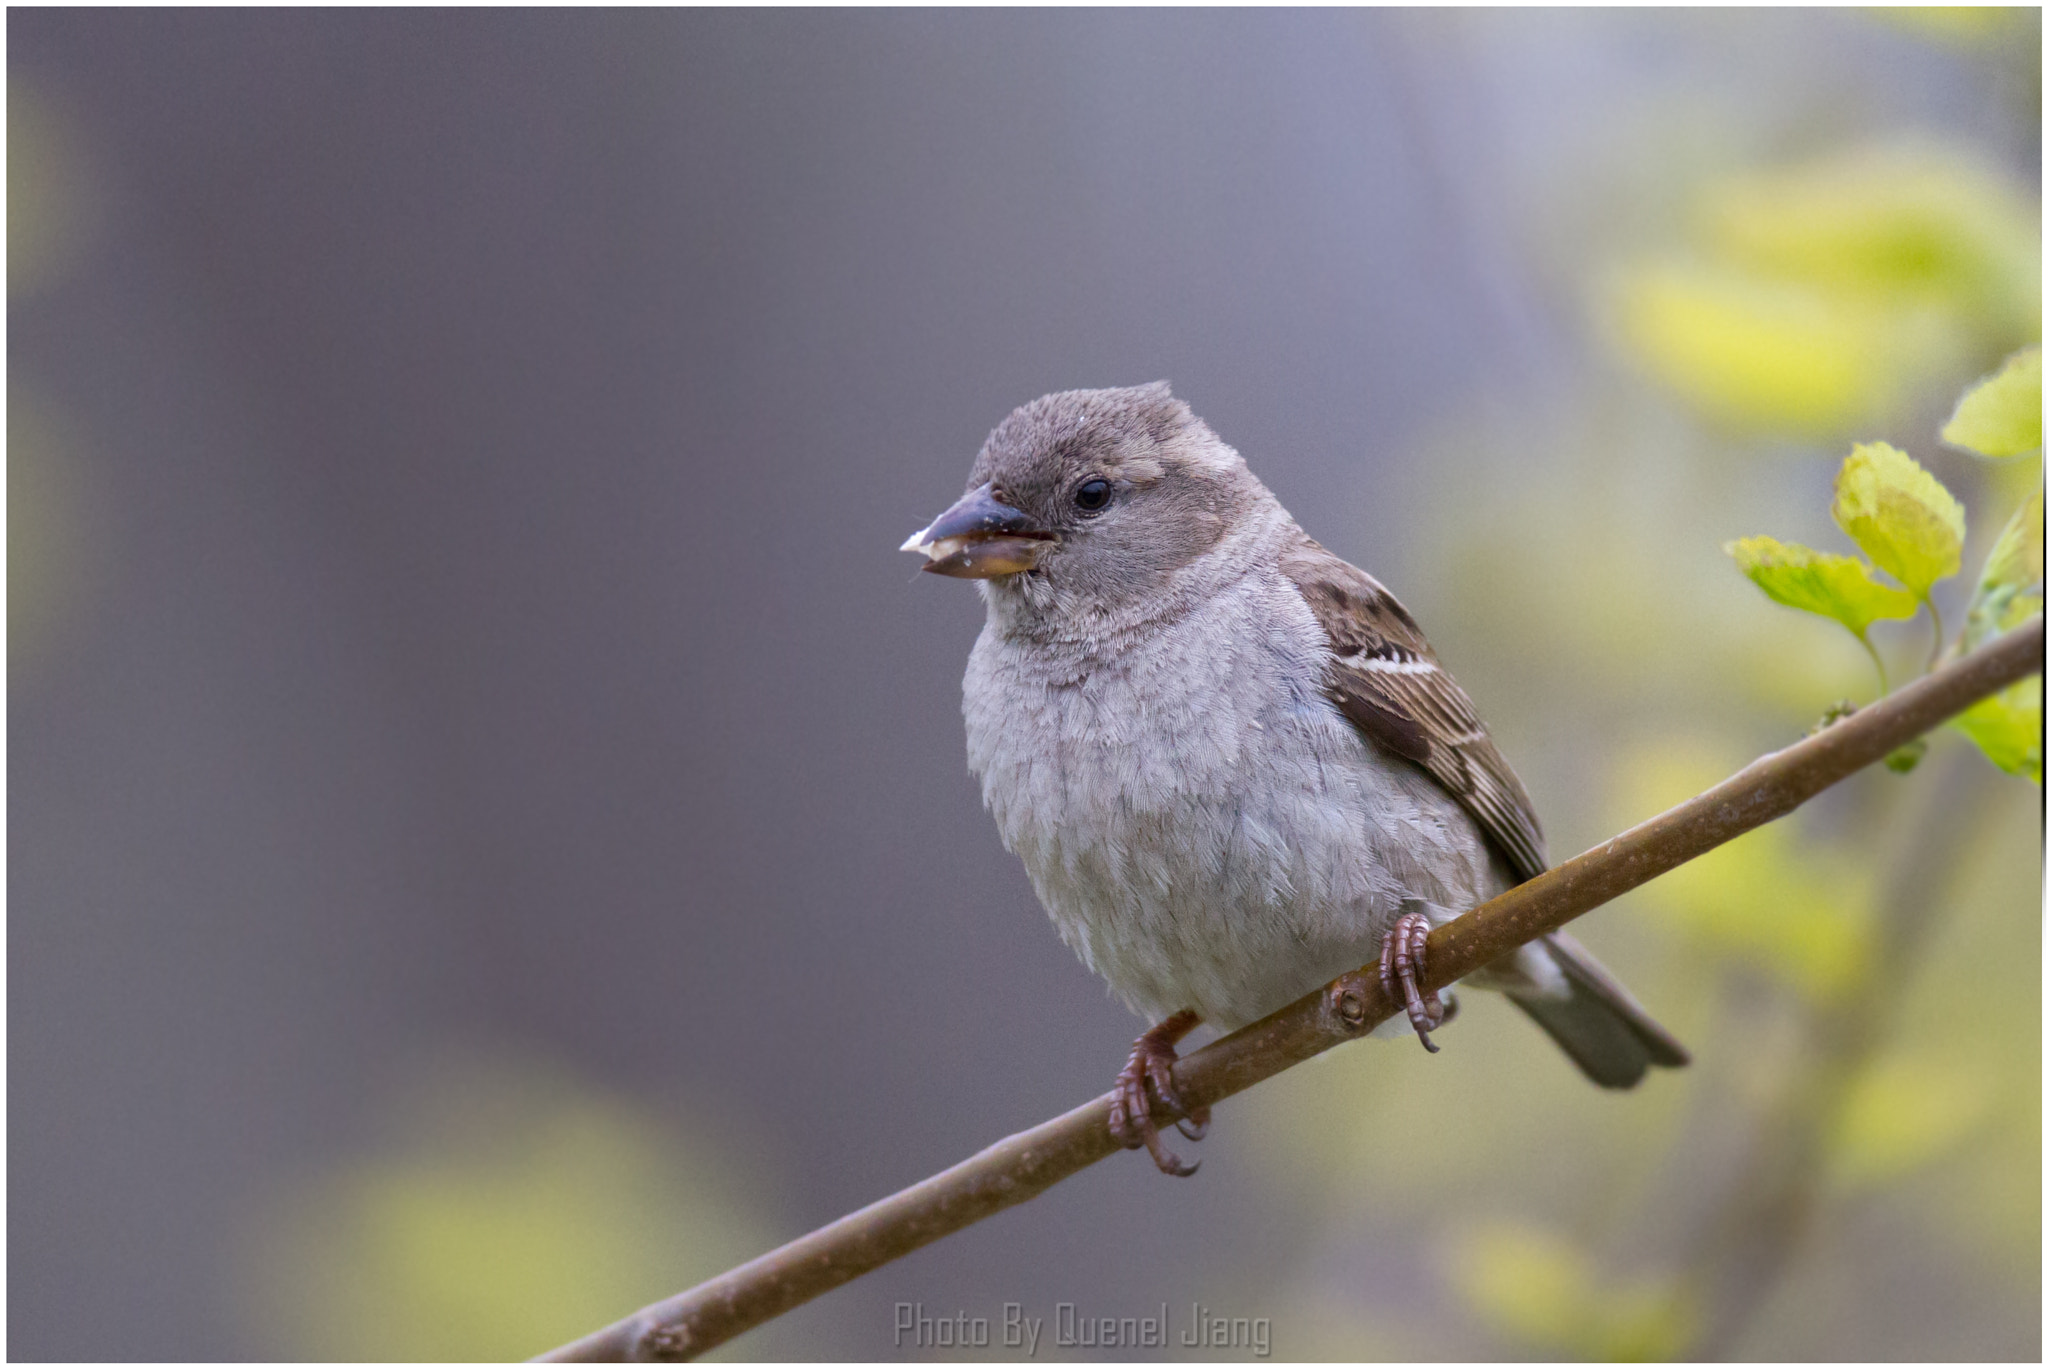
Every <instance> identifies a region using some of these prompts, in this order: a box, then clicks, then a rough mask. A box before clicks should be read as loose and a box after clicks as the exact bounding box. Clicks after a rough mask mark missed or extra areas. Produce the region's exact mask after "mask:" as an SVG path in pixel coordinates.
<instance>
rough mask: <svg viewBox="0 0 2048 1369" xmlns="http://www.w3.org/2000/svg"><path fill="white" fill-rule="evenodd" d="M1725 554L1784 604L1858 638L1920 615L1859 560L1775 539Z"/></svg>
mask: <svg viewBox="0 0 2048 1369" xmlns="http://www.w3.org/2000/svg"><path fill="white" fill-rule="evenodd" d="M1722 550H1723V551H1725V552H1727V553H1728V554H1729V555H1730V556H1732V557H1734V558H1735V564H1736V565H1738V566H1740V567H1742V573H1743V574H1745V575H1747V576H1748V577H1749V578H1750V579H1752V580H1754V581H1756V583H1757V588H1759V589H1761V590H1762V591H1763V592H1764V593H1765V594H1768V595H1770V596H1771V597H1772V598H1773V599H1775V600H1777V601H1778V602H1779V603H1781V604H1784V605H1786V606H1787V607H1790V608H1801V609H1805V610H1806V611H1807V612H1808V613H1818V614H1820V615H1821V616H1822V617H1823V618H1832V619H1834V620H1835V621H1836V622H1838V623H1840V624H1841V625H1842V626H1843V627H1845V628H1848V629H1849V631H1851V632H1853V633H1855V634H1856V635H1857V636H1858V637H1861V636H1862V635H1863V633H1864V631H1865V630H1866V629H1867V628H1869V626H1870V625H1871V624H1872V623H1873V622H1875V621H1876V620H1877V619H1879V618H1910V617H1912V616H1913V615H1914V614H1915V613H1918V612H1919V611H1920V605H1919V602H1918V601H1917V600H1915V599H1914V597H1913V596H1912V595H1910V594H1908V593H1906V592H1905V591H1904V590H1900V589H1894V588H1892V587H1891V586H1890V585H1887V584H1884V583H1882V582H1881V581H1879V580H1878V579H1877V578H1876V577H1874V576H1873V575H1872V574H1871V573H1870V566H1869V564H1868V563H1866V562H1864V561H1861V560H1858V559H1857V558H1856V557H1854V556H1836V555H1834V554H1833V553H1831V552H1825V551H1815V550H1814V549H1813V548H1811V547H1802V546H1800V545H1799V544H1798V543H1796V542H1780V541H1778V540H1777V539H1776V538H1774V537H1744V538H1740V539H1738V540H1737V541H1733V542H1730V543H1728V544H1727V545H1725V546H1724V547H1722Z"/></svg>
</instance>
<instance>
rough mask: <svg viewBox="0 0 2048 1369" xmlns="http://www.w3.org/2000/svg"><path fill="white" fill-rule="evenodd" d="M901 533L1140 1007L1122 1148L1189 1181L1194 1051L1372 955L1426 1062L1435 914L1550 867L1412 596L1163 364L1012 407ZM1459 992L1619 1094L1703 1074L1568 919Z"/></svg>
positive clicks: (992, 738) (1063, 927)
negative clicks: (970, 604) (918, 523)
mask: <svg viewBox="0 0 2048 1369" xmlns="http://www.w3.org/2000/svg"><path fill="white" fill-rule="evenodd" d="M902 550H904V551H914V552H917V553H920V554H921V555H922V556H923V557H924V558H925V559H924V562H923V564H922V566H921V569H923V570H925V571H930V572H932V573H934V574H937V575H941V576H951V577H955V578H961V579H971V580H974V581H975V582H976V583H977V585H978V587H979V590H980V593H981V597H982V600H983V602H984V604H985V606H986V610H987V614H986V619H985V621H984V623H983V626H982V629H981V633H980V636H979V637H978V638H977V639H976V641H975V644H974V648H973V650H972V652H971V653H970V654H969V657H968V663H967V672H966V675H965V678H964V680H963V682H962V712H963V714H964V717H965V721H966V731H967V758H968V768H969V770H970V771H971V772H972V773H973V775H974V776H975V777H976V778H977V779H978V780H979V782H980V786H981V795H982V799H983V802H984V803H985V805H986V807H987V808H988V810H989V812H990V813H991V815H992V816H993V817H994V819H995V823H996V827H997V830H998V832H999V833H1000V835H1001V837H1002V840H1003V844H1004V846H1005V847H1006V848H1007V849H1008V850H1009V851H1011V852H1012V853H1014V854H1015V855H1016V856H1017V857H1019V858H1020V859H1021V860H1022V862H1023V865H1024V869H1025V872H1026V873H1027V874H1028V876H1029V877H1030V880H1031V884H1032V887H1033V889H1034V890H1035V891H1036V893H1037V895H1038V898H1039V901H1040V902H1041V903H1043V904H1044V906H1045V909H1046V912H1047V913H1048V914H1049V915H1050V916H1051V919H1052V922H1053V924H1054V926H1055V927H1056V928H1057V929H1058V931H1059V935H1060V937H1061V938H1062V939H1063V940H1064V941H1065V942H1066V944H1067V945H1068V946H1069V947H1071V948H1072V949H1073V950H1074V951H1075V952H1076V953H1077V954H1078V955H1079V957H1080V959H1081V960H1082V961H1083V963H1085V964H1086V965H1087V966H1088V967H1089V968H1090V969H1091V970H1093V971H1094V972H1095V973H1097V974H1099V975H1101V976H1102V977H1103V978H1104V979H1105V980H1107V981H1108V983H1109V986H1110V988H1111V989H1112V990H1113V991H1114V992H1115V993H1116V994H1117V995H1118V996H1119V997H1121V998H1122V999H1123V1000H1124V1002H1125V1003H1126V1004H1128V1005H1129V1006H1130V1007H1131V1009H1132V1010H1133V1011H1134V1012H1136V1013H1137V1014H1138V1015H1139V1016H1140V1017H1141V1018H1143V1019H1144V1020H1146V1021H1148V1022H1151V1023H1152V1025H1151V1026H1150V1027H1149V1028H1147V1030H1146V1031H1145V1032H1144V1033H1142V1034H1141V1035H1140V1036H1139V1037H1138V1038H1137V1040H1136V1041H1135V1042H1134V1043H1133V1045H1132V1048H1131V1052H1130V1056H1129V1058H1128V1059H1127V1061H1126V1062H1125V1064H1124V1066H1123V1068H1122V1069H1121V1070H1120V1071H1119V1073H1118V1075H1117V1077H1116V1081H1115V1084H1114V1085H1113V1087H1112V1089H1111V1107H1110V1115H1109V1126H1110V1130H1111V1132H1112V1133H1113V1134H1114V1136H1115V1138H1116V1140H1117V1141H1118V1142H1119V1143H1120V1144H1121V1145H1123V1146H1124V1147H1126V1148H1128V1149H1138V1148H1140V1147H1143V1148H1144V1149H1146V1150H1148V1151H1149V1152H1150V1154H1151V1156H1152V1159H1153V1162H1154V1163H1155V1164H1156V1165H1157V1167H1158V1168H1159V1169H1160V1170H1162V1171H1164V1172H1165V1173H1168V1174H1182V1175H1184V1174H1192V1173H1193V1172H1194V1171H1195V1168H1196V1166H1195V1165H1194V1164H1190V1163H1187V1162H1185V1161H1183V1160H1182V1159H1181V1158H1180V1157H1179V1156H1178V1155H1176V1154H1175V1153H1174V1152H1173V1151H1172V1150H1171V1149H1169V1148H1168V1147H1167V1146H1166V1145H1165V1144H1163V1142H1162V1141H1161V1138H1160V1131H1159V1127H1158V1125H1157V1123H1156V1121H1155V1119H1154V1117H1153V1115H1152V1114H1153V1112H1154V1107H1153V1099H1154V1098H1157V1100H1158V1102H1159V1103H1160V1104H1161V1105H1162V1107H1164V1108H1168V1109H1171V1110H1172V1111H1174V1112H1177V1113H1180V1114H1182V1116H1181V1118H1180V1120H1179V1123H1178V1125H1179V1127H1180V1129H1181V1131H1182V1133H1183V1134H1185V1135H1186V1136H1188V1137H1189V1138H1190V1139H1193V1140H1200V1139H1201V1137H1202V1135H1203V1133H1204V1132H1205V1131H1206V1130H1207V1128H1208V1124H1209V1117H1208V1114H1207V1111H1206V1110H1205V1109H1198V1108H1197V1109H1191V1108H1188V1107H1186V1106H1184V1105H1183V1103H1182V1101H1181V1099H1180V1097H1179V1096H1178V1094H1177V1092H1176V1090H1175V1088H1174V1084H1173V1076H1172V1067H1173V1064H1174V1062H1175V1060H1177V1059H1178V1054H1177V1050H1176V1047H1177V1045H1178V1044H1179V1042H1180V1041H1181V1040H1182V1039H1183V1038H1184V1037H1185V1036H1186V1035H1187V1034H1188V1033H1189V1032H1190V1031H1192V1030H1193V1029H1194V1028H1195V1027H1196V1026H1197V1025H1199V1024H1202V1023H1207V1024H1209V1025H1210V1026H1211V1027H1213V1028H1215V1029H1216V1030H1218V1031H1222V1032H1228V1031H1231V1030H1234V1029H1235V1028H1237V1027H1239V1026H1242V1025H1244V1024H1246V1023H1249V1022H1253V1021H1256V1020H1258V1019H1259V1018H1261V1017H1263V1016H1265V1015H1266V1014H1267V1013H1270V1012H1272V1011H1273V1010H1275V1009H1277V1008H1279V1007H1281V1006H1283V1005H1285V1004H1287V1003H1290V1002H1292V1001H1293V1000H1294V999H1296V998H1298V997H1300V996H1301V995H1303V994H1305V993H1307V992H1309V991H1310V990H1311V989H1314V988H1316V987H1318V986H1320V985H1322V984H1326V983H1328V982H1329V981H1331V980H1333V979H1335V978H1337V977H1338V976H1340V975H1343V974H1346V973H1349V972H1352V971H1354V970H1356V969H1358V968H1359V967H1360V966H1361V965H1367V964H1370V963H1371V962H1372V961H1373V960H1374V959H1375V958H1377V960H1378V970H1379V976H1380V979H1381V982H1382V984H1383V985H1384V986H1385V988H1386V991H1387V993H1388V995H1389V997H1390V998H1392V999H1393V1000H1394V1001H1395V1002H1397V1003H1401V1004H1402V1005H1404V1006H1405V1008H1406V1016H1407V1023H1408V1026H1409V1027H1411V1028H1412V1029H1413V1031H1414V1033H1415V1034H1416V1036H1418V1037H1419V1038H1420V1039H1421V1041H1422V1044H1423V1045H1424V1046H1425V1047H1426V1048H1427V1049H1429V1050H1430V1051H1432V1052H1434V1051H1435V1050H1437V1045H1436V1043H1435V1042H1434V1041H1433V1040H1432V1038H1431V1035H1430V1033H1432V1032H1433V1031H1436V1030H1437V1029H1438V1028H1439V1027H1441V1026H1442V1025H1443V1023H1444V1022H1445V1021H1446V1020H1447V1018H1448V1016H1449V1015H1450V1013H1451V1012H1452V1011H1453V1010H1454V1006H1455V999H1454V998H1453V999H1451V1000H1450V1001H1449V1002H1447V1001H1446V998H1445V996H1443V995H1440V994H1438V993H1436V992H1423V991H1421V989H1420V988H1419V981H1420V980H1421V978H1422V977H1423V976H1424V975H1425V973H1426V941H1427V937H1428V934H1429V931H1430V929H1431V928H1432V927H1434V926H1438V925H1440V924H1442V923H1444V922H1446V921H1449V920H1450V919H1452V918H1455V917H1457V916H1458V915H1460V914H1461V913H1463V912H1465V911H1466V910H1468V909H1470V908H1473V907H1475V906H1477V905H1478V904H1480V903H1482V902H1484V901H1486V900H1487V899H1489V898H1492V897H1493V896H1495V895H1497V894H1499V893H1501V892H1503V891H1504V890H1506V889H1508V888H1510V887H1511V886H1513V885H1515V884H1518V883H1521V882H1522V881H1524V880H1527V879H1531V878H1533V877H1534V876H1536V875H1538V874H1540V873H1541V872H1542V871H1543V870H1544V869H1545V867H1546V865H1547V863H1548V855H1547V852H1546V847H1545V843H1544V837H1543V829H1542V827H1541V825H1540V824H1539V823H1538V821H1537V817H1536V813H1535V809H1534V805H1533V804H1532V803H1531V801H1530V798H1529V795H1528V792H1527V790H1526V789H1524V787H1523V785H1522V782H1521V780H1520V779H1519V778H1517V776H1516V774H1515V772H1514V770H1513V769H1512V768H1511V767H1510V766H1509V765H1508V762H1507V760H1506V758H1505V757H1503V756H1502V755H1501V752H1500V750H1499V748H1498V747H1497V746H1496V745H1495V743H1494V741H1493V739H1492V737H1491V736H1490V735H1489V734H1488V732H1487V729H1486V726H1485V725H1484V724H1483V723H1482V722H1481V721H1480V719H1479V716H1478V713H1477V712H1476V710H1475V709H1474V707H1473V705H1472V701H1471V700H1470V698H1468V697H1467V695H1466V693H1465V691H1464V690H1463V689H1462V688H1461V687H1459V685H1458V683H1457V681H1456V680H1455V679H1453V678H1452V677H1451V674H1450V672H1449V671H1448V670H1447V669H1445V667H1444V665H1443V663H1442V662H1441V661H1440V660H1439V659H1438V658H1437V655H1436V653H1435V652H1434V651H1433V650H1432V649H1431V648H1430V645H1429V643H1428V641H1427V640H1425V639H1424V637H1423V634H1422V630H1421V628H1420V627H1419V626H1417V624H1416V621H1415V619H1414V617H1413V616H1411V615H1410V614H1409V612H1408V610H1407V609H1406V608H1404V607H1403V606H1402V605H1401V603H1400V601H1399V600H1398V599H1396V598H1395V597H1394V595H1393V594H1392V593H1391V592H1389V591H1388V590H1387V588H1386V587H1385V586H1383V585H1382V584H1381V583H1380V582H1379V581H1377V580H1375V579H1374V578H1373V577H1372V576H1370V575H1368V574H1366V573H1365V572H1364V571H1362V570H1359V569H1358V568H1357V567H1355V566H1353V565H1351V564H1350V563H1348V562H1346V561H1344V560H1343V559H1342V558H1340V557H1338V556H1336V555H1335V554H1333V553H1331V552H1329V551H1327V550H1325V549H1324V548H1323V546H1322V545H1321V544H1320V543H1318V542H1316V541H1315V540H1314V539H1313V538H1311V537H1310V536H1309V535H1308V534H1307V533H1306V532H1304V531H1303V530H1302V528H1301V526H1300V525H1299V524H1298V523H1296V522H1295V520H1294V518H1293V517H1292V516H1291V515H1289V513H1288V512H1287V510H1286V509H1285V508H1283V507H1282V506H1281V504H1280V501H1279V500H1278V499H1276V498H1275V497H1274V496H1273V494H1272V492H1271V491H1270V490H1268V489H1267V488H1266V486H1265V485H1264V484H1263V483H1261V482H1260V480H1259V479H1258V477H1257V476H1255V475H1253V474H1252V472H1251V470H1250V468H1249V467H1248V466H1247V465H1246V464H1245V461H1244V459H1243V458H1242V457H1241V456H1240V455H1239V454H1238V453H1237V451H1236V450H1235V449H1233V448H1232V447H1230V446H1228V445H1226V444H1225V443H1224V442H1223V440H1222V439H1221V438H1220V437H1218V436H1217V435H1216V433H1215V432H1214V431H1213V430H1212V429H1211V428H1210V427H1209V425H1208V424H1206V423H1204V422H1203V421H1202V420H1201V419H1200V418H1198V417H1197V416H1196V415H1195V413H1194V412H1193V410H1192V409H1190V408H1189V406H1188V405H1187V404H1186V403H1185V402H1184V401H1182V400H1181V399H1179V398H1177V397H1175V395H1174V394H1173V392H1172V387H1171V386H1170V385H1169V384H1168V383H1167V382H1166V381H1157V382H1154V383H1152V384H1149V385H1138V386H1130V387H1121V388H1110V389H1094V390H1066V391H1061V392H1058V393H1054V394H1048V395H1044V396H1042V397H1040V398H1038V399H1035V400H1033V401H1031V402H1030V403H1028V404H1025V405H1022V406H1020V407H1019V408H1017V409H1016V410H1015V411H1013V412H1012V413H1011V414H1010V415H1009V416H1008V417H1007V418H1005V419H1004V420H1003V421H1002V422H1001V423H999V424H997V425H996V427H995V429H994V430H993V431H992V432H990V434H989V436H988V439H987V441H986V442H985V443H983V445H982V447H981V450H980V452H979V454H978V455H977V456H976V457H975V460H974V464H973V468H972V470H971V471H970V473H969V475H968V479H967V489H966V492H965V494H963V495H962V496H961V498H960V499H959V500H958V501H957V502H955V503H954V504H953V505H952V506H951V507H950V508H948V509H946V510H945V512H943V513H941V514H940V515H939V516H938V517H937V518H935V519H933V520H932V521H931V522H930V523H929V524H927V525H926V526H925V527H923V528H921V529H919V530H918V531H917V532H915V533H913V534H911V536H910V538H909V539H908V540H906V541H905V542H904V543H903V546H902ZM1466 982H1468V983H1471V984H1473V985H1475V986H1477V987H1482V988H1491V989H1498V990H1501V991H1504V992H1505V993H1506V994H1507V996H1508V998H1509V999H1510V1000H1512V1001H1513V1002H1514V1003H1515V1004H1516V1005H1517V1006H1518V1007H1520V1008H1521V1009H1522V1010H1523V1011H1524V1012H1525V1013H1527V1014H1528V1016H1529V1017H1531V1018H1533V1019H1534V1020H1535V1022H1536V1025H1537V1026H1539V1027H1541V1028H1542V1029H1543V1030H1544V1031H1545V1032H1547V1033H1548V1034H1549V1035H1550V1037H1551V1038H1552V1039H1553V1040H1554V1041H1555V1042H1556V1043H1557V1044H1558V1045H1559V1046H1560V1047H1562V1048H1563V1050H1564V1052H1565V1054H1566V1055H1568V1056H1569V1057H1570V1058H1571V1059H1572V1061H1573V1062H1574V1063H1576V1064H1577V1065H1578V1067H1579V1068H1580V1070H1582V1071H1583V1072H1584V1073H1585V1075H1586V1076H1587V1077H1588V1078H1589V1079H1591V1080H1592V1081H1593V1082H1594V1083H1595V1084H1598V1085H1601V1086H1603V1087H1606V1088H1628V1087H1632V1086H1634V1085H1635V1084H1636V1083H1638V1082H1639V1081H1640V1080H1641V1079H1642V1078H1643V1077H1644V1075H1645V1073H1646V1072H1647V1071H1648V1070H1649V1068H1650V1067H1652V1066H1659V1067H1678V1066H1682V1065H1685V1064H1687V1063H1688V1062H1689V1057H1688V1055H1687V1053H1686V1050H1685V1048H1684V1047H1683V1046H1682V1045H1680V1044H1679V1042H1678V1041H1677V1039H1676V1038H1674V1037H1673V1036H1672V1035H1671V1033H1670V1032H1668V1031H1666V1030H1665V1029H1664V1028H1663V1027H1662V1026H1660V1025H1658V1023H1657V1022H1656V1021H1655V1020H1654V1019H1652V1018H1651V1016H1650V1015H1649V1013H1648V1012H1647V1011H1645V1010H1644V1008H1643V1007H1642V1005H1641V1004H1640V1003H1638V1002H1637V1001H1636V999H1635V998H1634V997H1633V996H1632V995H1630V993H1629V992H1628V990H1627V989H1625V988H1623V987H1622V985H1621V984H1620V983H1619V981H1617V980H1616V979H1615V977H1614V976H1613V975H1612V974H1610V973H1609V972H1608V971H1607V970H1606V969H1605V968H1604V967H1602V966H1601V965H1600V963H1599V962H1598V961H1597V960H1595V959H1594V958H1593V957H1592V955H1591V954H1590V953H1588V952H1587V951H1586V949H1585V948H1584V947H1583V946H1581V945H1580V944H1579V943H1578V942H1577V941H1576V940H1575V939H1573V938H1572V937H1570V936H1568V935H1566V934H1565V933H1563V932H1561V931H1558V932H1551V933H1549V934H1547V935H1545V936H1543V937H1540V938H1538V939H1537V940H1535V941H1533V942H1530V943H1528V944H1526V945H1524V946H1522V947H1521V948H1519V949H1518V950H1517V951H1515V952H1514V953H1513V954H1512V955H1510V956H1507V957H1504V958H1502V959H1501V960H1498V961H1496V962H1494V963H1493V964H1491V965H1488V966H1486V967H1485V968H1484V969H1482V970H1481V971H1479V972H1477V973H1476V974H1474V975H1472V976H1470V977H1469V978H1468V980H1467V981H1466ZM1399 1020H1400V1019H1399V1018H1396V1019H1394V1020H1393V1023H1398V1022H1399ZM1389 1025H1390V1026H1391V1025H1393V1024H1392V1023H1390V1024H1389ZM1396 1029H1397V1030H1399V1028H1396Z"/></svg>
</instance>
